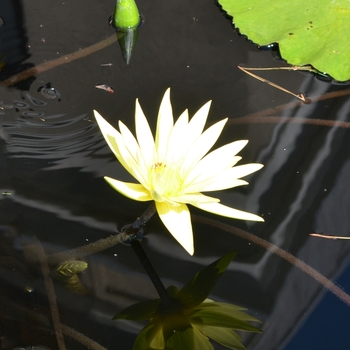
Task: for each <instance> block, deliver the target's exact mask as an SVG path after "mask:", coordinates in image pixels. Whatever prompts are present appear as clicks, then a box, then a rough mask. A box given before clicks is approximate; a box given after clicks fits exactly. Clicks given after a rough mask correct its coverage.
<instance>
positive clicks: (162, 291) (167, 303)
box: [131, 239, 174, 310]
mask: <svg viewBox="0 0 350 350" xmlns="http://www.w3.org/2000/svg"><path fill="white" fill-rule="evenodd" d="M131 247H132V249H133V250H134V252H135V254H136V255H137V257H138V259H139V260H140V263H141V265H142V266H143V268H144V269H145V271H146V273H147V275H148V276H149V278H150V279H151V281H152V283H153V285H154V287H155V289H156V290H157V293H158V294H159V297H160V300H161V301H162V304H163V306H164V308H165V309H167V310H170V309H172V307H173V306H174V299H173V298H172V297H171V296H170V295H169V294H168V292H167V290H166V288H165V287H164V284H163V282H162V281H161V279H160V278H159V276H158V274H157V272H156V270H155V269H154V267H153V265H152V263H151V261H150V260H149V259H148V256H147V254H146V252H145V251H144V250H143V248H142V246H141V243H140V241H139V240H137V239H132V240H131Z"/></svg>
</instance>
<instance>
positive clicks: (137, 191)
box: [104, 176, 152, 202]
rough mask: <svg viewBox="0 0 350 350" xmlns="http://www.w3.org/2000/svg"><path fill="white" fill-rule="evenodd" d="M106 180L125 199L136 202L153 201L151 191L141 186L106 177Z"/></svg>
mask: <svg viewBox="0 0 350 350" xmlns="http://www.w3.org/2000/svg"><path fill="white" fill-rule="evenodd" d="M104 179H105V180H106V181H107V182H108V183H109V184H110V185H111V186H112V187H113V188H114V189H115V190H117V191H118V192H120V193H121V194H122V195H124V196H125V197H128V198H131V199H133V200H135V201H140V202H146V201H151V200H152V196H151V195H150V193H149V191H148V190H147V189H146V188H145V187H143V186H142V185H141V184H134V183H130V182H123V181H119V180H116V179H112V178H110V177H108V176H105V177H104Z"/></svg>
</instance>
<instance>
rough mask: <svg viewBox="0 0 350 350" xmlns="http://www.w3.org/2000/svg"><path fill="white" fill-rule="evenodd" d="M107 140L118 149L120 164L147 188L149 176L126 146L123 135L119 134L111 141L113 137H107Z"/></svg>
mask: <svg viewBox="0 0 350 350" xmlns="http://www.w3.org/2000/svg"><path fill="white" fill-rule="evenodd" d="M107 138H108V139H109V142H110V143H111V144H114V143H115V145H114V148H115V149H118V151H119V154H120V155H119V156H118V155H117V158H118V160H119V162H120V163H121V164H122V165H123V167H124V168H125V169H126V170H127V171H128V172H129V173H130V174H131V175H132V176H133V177H134V178H135V179H137V180H138V181H139V182H140V183H142V184H143V185H145V186H147V184H148V177H147V175H148V174H147V173H146V172H145V171H144V167H142V166H141V165H140V160H139V158H138V157H136V158H135V156H134V155H133V153H132V149H131V150H130V149H129V148H128V147H127V146H126V145H125V144H124V139H123V136H122V135H121V134H119V135H118V134H117V135H116V137H115V139H111V137H110V136H109V135H107ZM141 164H142V163H141Z"/></svg>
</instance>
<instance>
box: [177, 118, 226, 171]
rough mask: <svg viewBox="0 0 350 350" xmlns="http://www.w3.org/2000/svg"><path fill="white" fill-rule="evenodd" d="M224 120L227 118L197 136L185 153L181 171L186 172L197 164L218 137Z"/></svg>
mask: <svg viewBox="0 0 350 350" xmlns="http://www.w3.org/2000/svg"><path fill="white" fill-rule="evenodd" d="M226 122H227V118H226V119H223V120H221V121H219V122H217V123H215V124H214V125H212V126H211V127H210V128H208V129H207V130H205V131H204V132H203V134H202V135H201V136H199V138H198V139H197V140H196V141H195V143H194V144H193V145H192V146H191V148H190V149H189V152H188V154H187V155H186V158H185V160H184V162H183V164H182V168H181V172H182V173H187V172H189V171H190V170H192V169H193V168H194V167H195V166H196V165H197V162H198V161H199V160H200V159H201V158H203V156H204V155H205V154H206V153H208V151H209V150H210V149H211V148H212V147H213V145H214V143H215V142H216V141H217V139H218V138H219V136H220V134H221V132H222V129H223V127H224V126H225V124H226Z"/></svg>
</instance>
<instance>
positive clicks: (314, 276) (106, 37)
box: [0, 0, 350, 350]
mask: <svg viewBox="0 0 350 350" xmlns="http://www.w3.org/2000/svg"><path fill="white" fill-rule="evenodd" d="M138 6H139V9H140V11H141V12H142V14H143V16H144V18H145V22H144V24H143V26H142V27H141V28H140V29H139V33H138V41H137V44H136V47H135V51H134V53H133V56H132V58H131V62H130V64H129V65H128V66H127V65H126V64H125V62H124V60H123V56H122V53H121V50H120V47H119V45H118V43H117V42H116V41H115V40H114V36H115V33H114V31H113V29H112V28H111V27H110V26H109V25H108V18H109V16H110V15H111V14H112V13H113V10H114V1H112V0H97V1H86V0H84V1H83V0H74V1H73V0H63V1H62V0H60V1H54V2H48V1H44V0H37V1H27V2H25V1H20V0H2V1H1V5H0V9H1V11H0V17H1V21H0V35H1V41H0V58H1V60H0V61H1V62H3V63H4V64H5V63H6V65H5V66H4V68H3V69H2V71H1V72H0V77H1V81H2V83H0V85H1V86H0V120H1V124H0V125H1V127H0V142H1V158H0V166H1V173H0V190H1V194H0V198H1V201H0V206H1V210H0V220H1V221H0V237H1V239H0V252H1V258H0V271H1V273H0V278H1V288H0V290H1V295H0V308H1V317H0V349H17V348H24V349H26V348H31V347H35V348H36V349H65V348H66V349H87V348H91V349H104V348H107V349H132V347H133V343H134V341H135V339H136V336H137V334H138V333H139V332H140V330H141V329H142V327H143V326H144V325H145V324H146V322H132V321H112V317H113V316H114V315H115V314H117V313H118V312H120V311H121V310H123V309H124V308H126V307H127V306H130V305H132V304H135V303H137V302H140V301H145V300H149V299H154V298H157V292H156V290H155V289H154V286H153V285H152V282H151V280H150V279H149V277H148V275H147V274H146V273H145V271H144V269H143V267H142V265H141V264H140V262H139V261H138V259H137V257H136V255H135V253H134V251H133V250H132V248H131V247H130V246H127V245H123V244H118V245H115V246H113V247H110V248H108V249H105V250H103V251H101V252H98V253H95V254H90V255H86V256H84V257H83V258H82V259H81V260H82V261H85V262H87V264H88V268H87V269H86V270H85V271H84V272H83V273H81V274H79V278H80V280H81V283H82V284H83V286H84V288H85V289H86V290H85V291H87V293H85V294H78V293H75V292H73V291H72V290H70V289H68V288H67V285H65V284H64V283H62V282H60V281H58V280H57V279H51V277H50V276H51V275H48V276H47V278H45V279H44V278H43V275H45V273H46V272H47V271H46V270H45V268H47V267H50V268H51V269H52V268H53V266H51V265H50V257H52V254H54V253H58V252H63V251H68V250H70V249H74V248H77V247H80V246H83V245H87V244H89V243H92V242H95V241H97V240H99V239H101V238H108V237H109V236H111V235H114V234H115V233H116V230H117V229H120V228H121V227H123V226H124V225H125V224H128V223H132V222H133V221H134V220H136V218H137V217H138V216H140V215H141V214H142V213H143V212H144V211H145V210H146V208H147V206H148V203H142V202H135V201H132V200H130V199H128V198H126V197H123V196H122V195H120V194H119V193H117V192H116V191H114V190H113V189H112V188H111V187H110V186H109V185H108V184H107V183H106V182H105V181H104V179H103V176H105V175H108V176H111V177H113V178H117V179H120V180H130V177H129V175H128V174H127V172H126V171H125V169H124V168H123V167H122V166H121V165H120V164H119V163H118V161H117V160H116V159H115V157H114V156H113V154H112V152H111V151H110V149H109V148H108V146H107V144H106V143H105V140H104V139H103V136H102V134H101V132H100V130H99V128H98V126H97V124H96V122H95V119H94V116H93V110H94V109H95V110H98V111H99V112H100V113H101V115H102V116H103V117H104V118H105V119H106V120H108V121H109V122H110V123H111V124H113V125H115V126H117V122H118V120H122V121H123V122H124V123H125V124H126V125H127V126H128V127H130V129H131V130H134V129H133V128H134V108H135V99H136V98H139V101H140V104H141V105H142V108H143V110H144V112H145V115H146V116H147V118H148V120H149V123H150V125H151V128H152V129H153V130H155V125H156V117H157V113H158V108H159V104H160V101H161V98H162V96H163V94H164V91H165V90H166V89H167V88H168V87H171V100H172V105H173V109H174V115H175V116H176V117H177V116H179V115H180V113H181V112H182V111H183V110H185V109H186V108H188V109H189V113H190V115H191V116H192V115H193V114H194V113H195V112H196V111H197V110H198V109H199V107H201V106H202V105H203V104H204V103H205V102H207V101H208V100H212V101H213V102H212V106H211V110H210V114H209V118H208V124H212V123H214V122H216V121H218V120H221V119H222V118H224V117H226V116H227V117H229V121H228V123H227V126H226V127H225V129H224V132H223V133H222V135H221V137H220V139H219V141H218V143H217V146H219V145H223V144H225V143H228V142H231V141H234V140H240V139H248V140H249V143H248V145H247V146H246V147H245V148H244V149H243V150H242V151H241V152H240V155H241V156H242V158H243V159H242V161H241V163H242V164H245V163H252V162H259V163H262V164H264V168H263V169H262V170H260V171H258V172H256V173H254V174H252V175H250V176H248V177H247V180H248V181H249V185H248V186H242V187H238V188H233V189H230V190H225V191H222V192H218V193H217V196H218V197H219V198H220V199H221V201H222V202H223V203H224V204H227V205H229V206H232V207H234V208H238V209H241V210H245V211H248V212H251V213H255V214H257V215H260V216H262V217H263V218H264V219H265V222H264V223H253V222H245V221H239V220H233V219H228V218H223V217H219V216H215V215H211V214H207V213H205V212H201V211H199V210H196V209H195V208H192V207H191V208H190V210H191V213H192V214H193V231H194V239H195V254H194V255H193V256H190V255H188V254H187V253H186V251H185V250H184V249H183V248H182V247H181V246H180V245H179V244H178V243H177V242H176V241H175V240H174V239H173V238H172V236H171V235H170V234H169V233H168V232H167V230H166V228H165V227H164V226H163V224H162V223H161V221H160V219H159V217H158V216H157V215H155V216H154V217H152V219H151V220H150V221H149V222H148V223H147V225H146V228H145V232H146V234H145V237H144V238H143V240H142V242H141V244H142V247H143V248H144V250H145V251H146V253H147V255H148V257H149V259H150V260H151V262H152V264H153V266H154V268H155V270H156V271H157V273H158V274H159V276H160V278H161V280H162V281H163V283H164V285H165V286H166V287H167V286H170V285H177V286H179V287H180V288H181V287H182V286H183V285H184V284H185V283H186V282H188V281H189V280H190V279H191V278H192V277H193V276H194V275H195V274H196V273H197V272H198V271H199V270H201V269H202V268H204V267H205V266H207V265H209V264H210V263H212V262H213V261H215V260H216V259H218V258H220V257H222V256H224V255H225V254H227V253H229V252H231V251H235V250H237V251H238V254H237V256H236V257H235V258H234V260H233V261H232V263H231V264H230V265H229V267H228V268H227V271H226V272H225V273H224V275H223V276H222V277H221V279H220V280H219V281H218V283H217V284H216V286H215V287H214V288H213V290H212V293H211V294H210V298H211V299H214V300H216V301H222V302H225V303H232V304H235V305H240V306H242V307H244V308H247V309H248V313H249V314H251V315H253V316H254V317H256V318H258V319H259V320H261V322H262V323H261V326H260V327H261V329H262V331H263V332H262V333H258V334H256V333H242V334H241V336H242V341H243V343H244V345H245V347H246V348H247V349H250V350H253V349H254V350H258V349H264V350H270V349H271V350H275V349H285V350H292V349H299V350H302V349H308V350H312V349H315V350H316V349H325V348H337V349H347V348H350V338H349V337H348V334H347V323H348V320H349V316H350V308H349V306H350V296H349V295H348V294H349V293H350V259H349V258H350V256H349V254H348V250H349V247H350V246H349V243H348V242H347V241H341V240H328V239H321V238H317V237H311V236H310V233H313V232H316V233H323V234H326V235H337V236H350V234H349V227H350V222H349V221H350V216H349V211H350V187H349V184H348V182H349V178H350V152H349V151H350V137H349V136H350V130H349V127H350V123H349V122H350V120H349V118H350V116H349V110H350V99H349V97H348V95H349V89H348V86H346V85H341V84H334V83H332V82H330V81H327V80H324V79H319V78H317V77H315V76H314V75H313V74H310V73H305V72H304V73H301V72H294V71H293V72H288V71H273V72H272V71H271V72H265V73H262V74H261V75H263V76H264V77H265V78H266V79H269V80H271V81H274V82H275V83H277V84H280V85H283V86H284V87H285V88H287V89H289V90H292V91H295V92H296V93H299V92H303V93H305V94H306V95H307V96H308V97H309V98H311V100H312V102H311V103H310V104H303V103H301V102H299V101H298V100H296V99H295V98H294V97H292V96H290V95H288V94H285V93H283V92H281V91H279V90H276V89H274V88H272V87H270V86H268V85H266V84H263V83H261V82H259V81H257V80H255V79H253V78H251V77H249V76H248V75H246V74H244V73H243V72H242V71H240V70H239V69H238V68H237V65H239V64H242V65H245V66H250V67H258V66H265V67H273V66H281V65H285V63H284V62H283V61H281V60H279V59H278V56H277V54H276V52H274V51H268V50H267V51H263V50H258V49H257V48H256V47H255V46H254V45H253V44H252V43H250V42H249V41H247V40H246V39H245V38H244V37H243V36H240V35H239V34H238V33H237V32H236V31H235V30H234V29H233V28H232V25H231V24H230V21H229V19H227V18H226V17H225V16H224V15H223V13H221V12H220V9H219V8H218V7H217V5H216V4H215V2H214V1H211V0H210V1H209V0H204V1H199V0H194V1H183V0H179V1H176V2H174V1H169V0H166V1H164V0H162V1H160V0H155V1H152V2H147V1H145V0H139V1H138ZM29 68H32V70H31V71H29V74H28V76H25V78H26V79H22V80H21V79H19V80H18V81H17V83H16V84H12V83H11V81H10V80H9V78H10V77H13V76H14V75H15V74H17V73H18V72H21V71H24V70H26V69H29ZM33 72H34V74H32V73H33ZM97 84H105V85H107V86H109V87H112V88H113V90H114V93H108V91H105V90H103V89H96V88H95V86H96V85H97ZM47 264H49V266H48V265H47ZM45 271H46V272H45ZM52 280H53V286H52V284H50V283H52ZM50 281H51V282H50ZM81 288H83V287H81ZM52 291H54V293H55V295H56V297H55V298H52ZM50 293H51V294H50ZM52 300H54V301H55V302H54V303H53V302H52ZM57 325H58V326H61V328H62V329H63V331H62V334H63V338H64V341H63V342H64V344H65V345H64V346H63V345H62V343H61V344H60V345H59V344H58V342H57V337H56V334H57ZM55 327H56V328H55ZM83 337H85V338H84V339H83ZM92 342H95V343H92ZM87 343H88V344H90V345H89V346H87V345H86V344H87ZM96 343H98V344H100V345H98V344H96ZM213 345H214V347H215V349H224V347H223V346H221V345H219V344H217V343H213Z"/></svg>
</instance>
